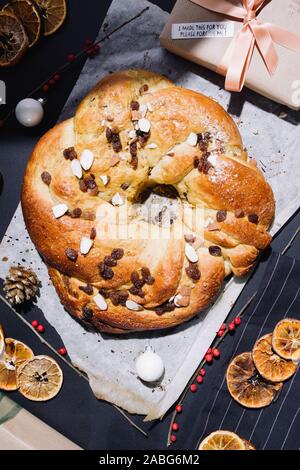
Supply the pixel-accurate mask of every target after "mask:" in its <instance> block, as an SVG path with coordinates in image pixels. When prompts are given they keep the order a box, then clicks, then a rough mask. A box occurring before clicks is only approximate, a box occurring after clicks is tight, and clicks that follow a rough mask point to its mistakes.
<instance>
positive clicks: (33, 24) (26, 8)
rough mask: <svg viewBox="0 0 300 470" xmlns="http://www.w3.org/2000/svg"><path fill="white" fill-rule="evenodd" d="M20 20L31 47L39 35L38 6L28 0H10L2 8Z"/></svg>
mask: <svg viewBox="0 0 300 470" xmlns="http://www.w3.org/2000/svg"><path fill="white" fill-rule="evenodd" d="M2 10H3V11H9V12H11V13H13V14H14V15H15V16H16V17H17V18H19V20H21V22H22V24H23V26H24V28H25V31H26V34H27V36H28V40H29V47H32V46H33V45H34V44H35V43H36V42H37V40H38V39H39V37H40V35H41V29H42V22H41V17H40V13H39V10H38V8H37V7H36V5H35V4H34V3H33V2H31V1H30V0H12V1H11V2H9V3H8V4H7V5H5V6H4V7H3V8H2Z"/></svg>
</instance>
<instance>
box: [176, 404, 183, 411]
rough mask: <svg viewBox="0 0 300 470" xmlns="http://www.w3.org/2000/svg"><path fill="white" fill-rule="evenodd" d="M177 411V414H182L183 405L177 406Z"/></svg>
mask: <svg viewBox="0 0 300 470" xmlns="http://www.w3.org/2000/svg"><path fill="white" fill-rule="evenodd" d="M175 409H176V411H177V413H181V412H182V405H176V408H175Z"/></svg>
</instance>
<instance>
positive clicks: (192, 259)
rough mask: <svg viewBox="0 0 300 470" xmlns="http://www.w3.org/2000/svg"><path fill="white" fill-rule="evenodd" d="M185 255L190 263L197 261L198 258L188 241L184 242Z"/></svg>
mask: <svg viewBox="0 0 300 470" xmlns="http://www.w3.org/2000/svg"><path fill="white" fill-rule="evenodd" d="M185 256H186V257H187V259H188V260H189V261H190V262H191V263H197V261H198V260H199V258H198V255H197V252H196V250H195V248H194V247H192V245H190V244H189V243H186V244H185Z"/></svg>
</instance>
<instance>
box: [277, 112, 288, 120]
mask: <svg viewBox="0 0 300 470" xmlns="http://www.w3.org/2000/svg"><path fill="white" fill-rule="evenodd" d="M287 116H288V114H287V113H285V112H284V111H281V113H279V114H278V117H279V118H280V119H285V118H287Z"/></svg>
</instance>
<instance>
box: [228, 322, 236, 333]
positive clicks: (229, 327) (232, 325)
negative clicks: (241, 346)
mask: <svg viewBox="0 0 300 470" xmlns="http://www.w3.org/2000/svg"><path fill="white" fill-rule="evenodd" d="M228 329H229V331H234V330H235V324H234V323H229V325H228Z"/></svg>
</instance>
